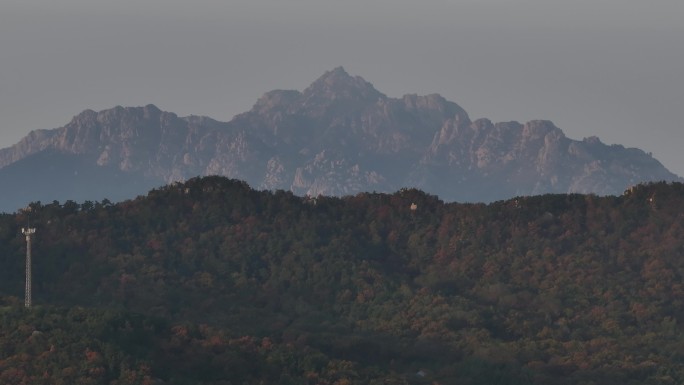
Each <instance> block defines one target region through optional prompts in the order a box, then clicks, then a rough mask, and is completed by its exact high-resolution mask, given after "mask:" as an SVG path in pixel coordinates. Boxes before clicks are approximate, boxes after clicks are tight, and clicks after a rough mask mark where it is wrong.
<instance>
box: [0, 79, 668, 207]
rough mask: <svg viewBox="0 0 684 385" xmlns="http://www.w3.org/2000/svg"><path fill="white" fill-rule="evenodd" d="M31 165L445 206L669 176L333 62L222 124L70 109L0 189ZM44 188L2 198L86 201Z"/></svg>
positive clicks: (642, 160) (150, 110) (595, 143)
mask: <svg viewBox="0 0 684 385" xmlns="http://www.w3.org/2000/svg"><path fill="white" fill-rule="evenodd" d="M36 164H41V165H43V164H47V165H49V166H50V167H53V169H55V170H57V169H58V168H59V167H61V169H60V170H61V171H60V172H61V174H59V175H61V177H63V178H65V185H67V186H68V185H70V184H73V183H76V182H75V179H74V177H75V176H77V175H86V172H87V173H88V175H98V178H100V176H103V175H105V174H106V173H110V174H107V175H109V176H103V177H101V178H100V179H98V180H108V181H114V180H115V176H117V177H120V178H122V179H120V182H117V183H110V184H106V186H107V187H106V189H104V190H103V191H106V192H107V194H108V195H110V197H113V196H131V195H135V194H140V193H144V192H145V190H144V189H136V188H135V186H134V185H132V184H130V183H129V182H128V180H129V179H127V178H138V179H137V180H138V181H140V183H141V184H140V186H147V187H149V186H158V185H162V184H166V183H171V182H174V181H179V180H184V179H188V178H191V177H194V176H197V175H223V176H228V177H232V178H239V179H243V180H245V181H247V182H248V183H250V184H251V185H252V186H254V187H257V188H266V189H284V190H288V191H292V192H294V193H296V194H302V195H304V194H310V195H316V194H318V193H325V194H331V195H347V194H355V193H358V192H361V191H384V192H392V191H396V190H398V189H400V188H402V187H406V186H413V187H417V188H420V189H423V190H425V191H428V192H430V193H431V194H437V195H439V196H440V198H442V199H445V200H449V201H454V200H458V201H464V200H465V201H491V200H496V199H503V198H506V197H512V196H516V195H528V194H541V193H549V192H592V193H597V194H615V193H622V191H624V189H625V188H627V187H629V186H630V185H634V184H637V183H640V182H648V181H654V180H668V181H674V180H677V181H681V180H682V179H681V178H679V177H677V176H676V175H674V174H672V173H670V172H669V171H668V170H667V169H665V168H664V167H663V166H662V165H661V164H660V163H659V162H658V161H657V160H655V159H653V158H652V157H651V156H650V155H648V154H645V153H643V151H640V150H637V149H625V148H624V147H622V146H617V145H613V146H606V145H605V144H603V143H601V142H600V141H599V140H598V139H597V138H586V139H584V140H583V141H574V140H572V139H569V138H567V137H565V135H564V134H563V132H562V131H561V130H560V128H558V127H556V126H555V125H554V124H553V123H551V122H550V121H547V120H533V121H530V122H527V123H525V124H521V123H518V122H513V121H511V122H499V123H493V122H491V121H490V120H487V119H478V120H475V121H471V120H470V119H469V117H468V114H467V113H466V112H465V111H464V110H463V109H462V108H461V107H460V106H458V105H457V104H456V103H453V102H451V101H448V100H446V99H445V98H444V97H442V96H440V95H439V94H429V95H424V96H421V95H415V94H408V95H405V96H403V97H401V98H390V97H387V96H385V95H384V94H382V93H380V92H379V91H377V90H376V89H375V88H374V87H373V85H372V84H371V83H369V82H367V81H365V80H364V79H363V78H361V77H359V76H351V75H349V74H348V73H347V72H346V71H345V70H344V68H342V67H337V68H335V69H333V70H331V71H328V72H326V73H325V74H323V76H321V77H320V78H318V79H317V80H315V81H314V82H313V83H312V84H311V85H310V86H309V87H308V88H306V89H305V90H304V91H303V92H299V91H293V90H274V91H270V92H267V93H265V94H264V95H263V96H262V97H261V98H260V99H259V100H258V101H257V102H256V103H255V105H254V107H253V108H252V110H250V111H248V112H245V113H243V114H239V115H237V116H236V117H235V118H234V119H233V120H231V121H230V122H225V123H223V122H217V121H215V120H212V119H209V118H204V117H196V116H191V117H185V118H179V117H178V116H176V115H175V114H173V113H171V112H164V111H162V110H160V109H159V108H157V107H156V106H154V105H152V104H149V105H147V106H144V107H121V106H117V107H114V108H111V109H108V110H103V111H99V112H96V111H92V110H86V111H83V112H82V113H80V114H78V115H77V116H75V117H74V118H73V119H72V121H71V122H69V123H68V124H67V125H65V126H63V127H61V128H57V129H54V130H42V131H33V132H31V134H29V135H28V136H27V137H26V138H24V139H22V141H20V142H19V143H17V144H16V145H15V146H12V147H10V148H6V149H2V150H0V185H13V184H18V183H16V182H15V181H14V179H12V178H14V176H17V175H19V176H21V175H26V174H28V173H31V172H33V171H32V170H33V167H35V165H36ZM40 167H43V166H40ZM64 170H66V171H64ZM79 170H80V171H79ZM3 175H4V178H3ZM55 175H57V174H55ZM53 179H54V178H53ZM83 183H86V181H85V180H84V182H83ZM99 184H100V185H101V186H100V187H104V186H105V184H103V183H99ZM51 188H52V187H51V186H48V187H41V188H36V189H35V191H41V192H42V193H43V194H44V195H35V196H33V197H29V196H26V195H25V194H24V195H21V196H19V197H17V198H16V199H15V200H14V201H11V200H6V205H13V204H14V203H12V202H21V203H20V204H26V203H28V201H26V200H27V199H38V200H53V199H65V198H68V199H75V198H78V197H81V198H79V199H92V197H90V196H87V195H68V196H65V195H61V196H57V195H54V194H49V192H50V191H51ZM79 193H80V192H79ZM6 207H9V206H6ZM14 207H20V206H14ZM1 209H2V206H0V210H1Z"/></svg>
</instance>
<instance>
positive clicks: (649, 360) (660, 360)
mask: <svg viewBox="0 0 684 385" xmlns="http://www.w3.org/2000/svg"><path fill="white" fill-rule="evenodd" d="M29 217H30V221H31V225H32V226H34V227H36V228H37V229H38V231H37V234H36V237H35V242H34V252H33V254H34V261H35V262H34V295H33V297H34V302H35V303H36V304H37V305H36V306H35V307H34V308H33V309H31V310H24V309H23V308H22V305H23V301H22V300H21V297H22V296H23V269H24V260H23V253H24V250H25V243H24V239H23V237H22V236H21V235H20V228H21V227H22V226H25V224H26V222H27V220H29ZM683 220H684V186H683V185H681V184H666V183H659V184H649V185H641V186H636V187H634V188H633V189H630V190H629V191H627V192H625V194H624V195H623V196H619V197H598V196H594V195H545V196H538V197H519V198H515V199H511V200H507V201H500V202H495V203H492V204H489V205H484V204H461V203H444V202H442V201H440V200H439V199H438V198H437V197H435V196H431V195H428V194H425V193H423V192H421V191H418V190H415V189H402V190H401V191H398V192H396V193H394V194H376V193H364V194H358V195H355V196H348V197H344V198H330V197H315V198H313V197H312V198H300V197H296V196H294V195H292V194H291V193H289V192H284V191H275V192H266V191H255V190H252V189H251V188H250V187H249V186H247V185H246V184H245V183H243V182H240V181H235V180H230V179H225V178H220V177H208V178H198V179H193V180H190V181H188V182H186V183H182V184H175V185H170V186H166V187H163V188H160V189H157V190H153V191H151V192H150V193H149V194H148V195H147V196H145V197H139V198H137V199H135V200H131V201H126V202H123V203H119V204H115V205H114V204H111V203H110V202H108V201H104V202H83V203H76V202H70V201H68V202H65V203H60V202H52V203H49V204H43V203H40V202H36V203H33V204H31V206H30V207H29V208H28V209H27V210H25V211H22V212H20V213H17V214H13V215H3V216H0V263H2V269H0V294H1V295H2V297H0V305H3V306H4V307H3V308H2V309H0V313H1V317H0V322H2V329H1V330H0V349H2V355H1V357H0V359H2V361H0V382H2V383H3V384H5V383H6V384H15V383H16V384H43V383H45V384H59V383H64V384H70V383H82V384H113V385H114V384H116V385H118V384H121V385H123V384H134V383H149V384H155V383H168V384H185V383H187V384H242V383H264V384H267V383H282V384H287V383H293V384H302V383H308V384H352V383H359V384H406V383H408V384H423V383H425V384H431V383H442V384H447V383H463V384H592V383H601V384H630V383H633V384H644V383H647V384H648V383H652V384H668V383H672V384H676V383H681V382H682V381H684V364H683V363H682V362H684V348H683V346H684V338H683V337H682V326H680V324H681V323H682V320H683V319H684V307H683V306H682V305H683V304H682V301H684V286H683V285H682V275H684V258H682V256H683V255H684V228H683V223H684V222H683Z"/></svg>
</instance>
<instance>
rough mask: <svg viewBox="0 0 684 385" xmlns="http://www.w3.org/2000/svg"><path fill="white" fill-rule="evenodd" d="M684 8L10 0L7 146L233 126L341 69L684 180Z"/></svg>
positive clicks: (0, 98) (504, 1)
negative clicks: (535, 127)
mask: <svg viewBox="0 0 684 385" xmlns="http://www.w3.org/2000/svg"><path fill="white" fill-rule="evenodd" d="M682 17H684V2H682V1H681V0H652V1H649V2H645V1H641V0H573V1H567V0H422V1H413V0H412V1H408V0H344V1H342V0H335V1H331V0H195V1H192V2H188V1H179V0H136V1H132V0H118V1H116V2H112V1H102V0H60V1H54V0H3V1H2V4H0V148H5V147H8V146H11V145H12V144H14V143H16V142H17V141H19V140H20V139H21V138H22V137H24V136H25V135H27V134H28V133H29V132H30V131H31V130H34V129H49V128H56V127H61V126H63V125H65V124H66V123H68V122H69V121H70V120H71V118H72V117H73V116H75V115H77V114H78V113H80V112H81V111H83V110H85V109H93V110H103V109H108V108H112V107H114V106H117V105H121V106H142V105H146V104H150V103H151V104H155V105H157V106H158V107H159V108H161V109H162V110H166V111H171V112H174V113H176V114H178V115H179V116H187V115H206V116H210V117H212V118H214V119H217V120H222V121H228V120H230V119H231V118H232V117H233V116H234V115H236V114H238V113H241V112H245V111H247V110H249V109H250V108H251V107H252V105H253V104H254V103H255V102H256V100H257V99H258V98H259V97H260V96H261V95H262V94H264V93H265V92H267V91H270V90H273V89H297V90H303V89H304V88H306V87H307V86H308V85H309V84H310V83H311V82H313V81H314V80H315V79H316V78H318V77H319V76H321V75H322V74H323V73H324V72H325V71H328V70H331V69H333V68H335V67H337V66H343V67H344V68H345V69H346V70H347V72H349V73H350V74H351V75H357V76H361V77H363V78H364V79H366V80H367V81H369V82H371V83H372V84H373V85H374V86H375V88H377V89H378V90H379V91H381V92H383V93H384V94H386V95H387V96H390V97H401V96H402V95H404V94H414V93H415V94H421V95H424V94H430V93H439V94H441V95H443V96H444V97H445V98H447V99H448V100H451V101H453V102H456V103H457V104H459V105H460V106H461V107H463V108H464V109H465V110H466V111H467V112H468V114H469V115H470V117H471V119H473V120H474V119H477V118H489V119H491V120H492V121H494V122H499V121H511V120H515V121H519V122H526V121H529V120H534V119H546V120H551V121H552V122H554V124H555V125H556V126H558V127H559V128H561V129H562V130H563V132H564V133H565V135H566V136H568V137H569V138H571V139H575V140H581V139H583V138H585V137H589V136H598V137H599V138H600V139H601V140H602V141H603V142H604V143H607V144H621V145H624V146H625V147H638V148H641V149H642V150H644V151H646V152H651V153H652V154H653V156H654V157H655V158H656V159H658V160H660V161H661V162H662V163H663V164H664V165H665V167H667V168H668V169H669V170H670V171H672V172H674V173H676V174H678V175H681V176H684V151H682V149H681V146H682V145H684V116H682V110H683V109H684V23H682V21H681V20H682Z"/></svg>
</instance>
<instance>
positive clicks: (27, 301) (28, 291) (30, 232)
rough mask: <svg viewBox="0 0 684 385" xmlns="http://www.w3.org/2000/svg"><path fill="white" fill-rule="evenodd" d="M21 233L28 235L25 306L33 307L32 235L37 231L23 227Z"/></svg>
mask: <svg viewBox="0 0 684 385" xmlns="http://www.w3.org/2000/svg"><path fill="white" fill-rule="evenodd" d="M21 233H22V234H24V235H26V287H25V289H26V290H25V293H24V307H26V308H27V309H28V308H30V307H31V236H32V235H33V234H35V233H36V229H35V228H32V227H27V228H22V229H21Z"/></svg>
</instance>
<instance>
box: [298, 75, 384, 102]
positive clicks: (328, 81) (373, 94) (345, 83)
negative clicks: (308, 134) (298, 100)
mask: <svg viewBox="0 0 684 385" xmlns="http://www.w3.org/2000/svg"><path fill="white" fill-rule="evenodd" d="M303 94H304V97H305V98H306V99H307V100H313V99H318V100H326V101H333V100H338V99H341V100H349V99H352V100H364V101H365V100H375V99H378V98H381V97H385V95H383V94H382V93H381V92H379V91H378V90H376V89H375V88H374V87H373V85H372V84H371V83H369V82H367V81H366V80H364V79H363V78H362V77H360V76H351V75H349V74H348V73H347V71H345V70H344V68H342V67H337V68H335V69H333V70H331V71H327V72H326V73H324V74H323V75H322V76H321V77H320V78H318V79H317V80H316V81H314V82H313V83H312V84H311V85H310V86H309V87H308V88H307V89H305V90H304V93H303Z"/></svg>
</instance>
